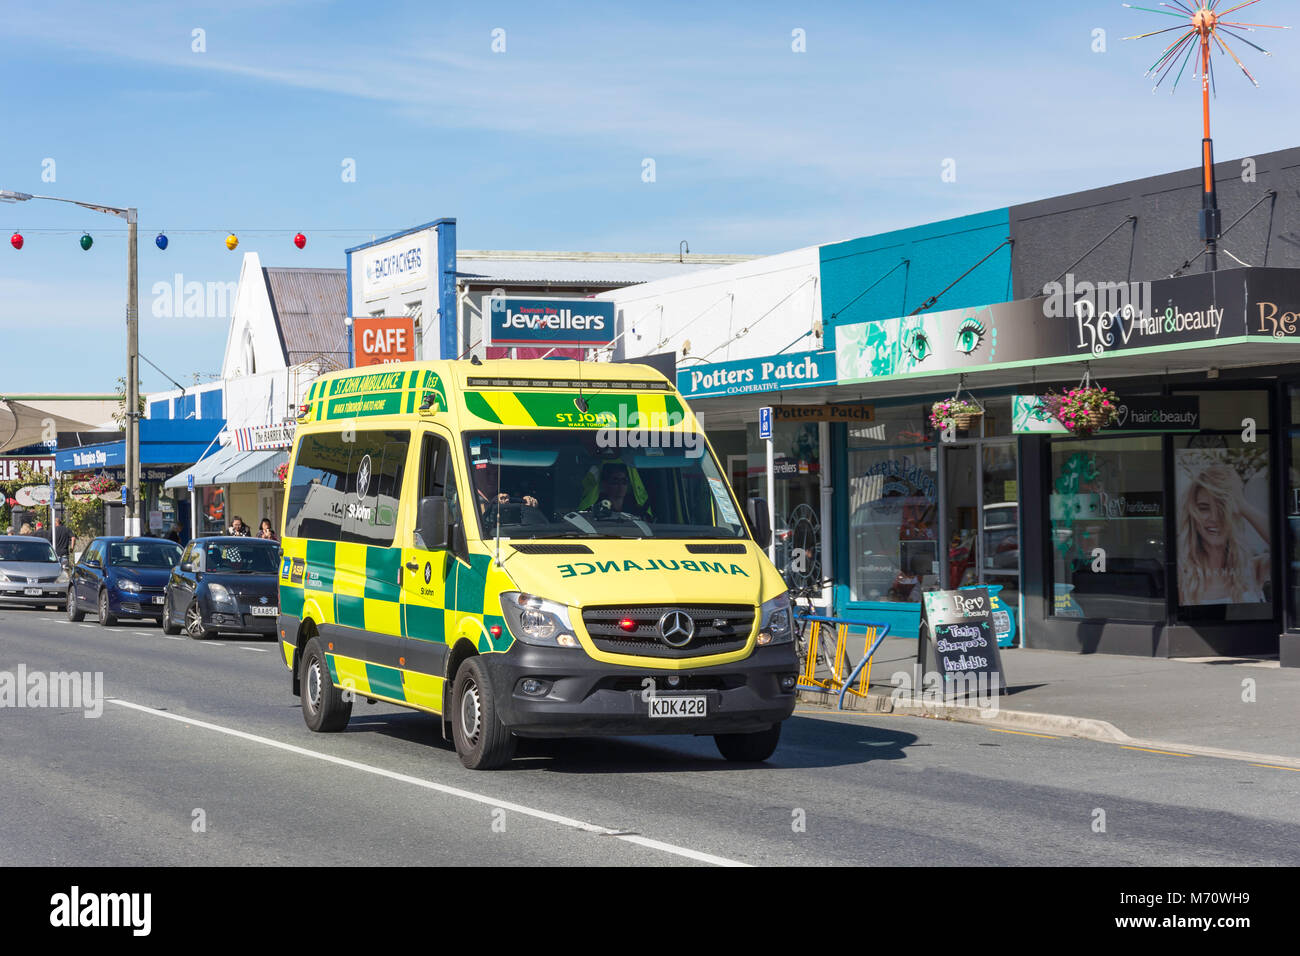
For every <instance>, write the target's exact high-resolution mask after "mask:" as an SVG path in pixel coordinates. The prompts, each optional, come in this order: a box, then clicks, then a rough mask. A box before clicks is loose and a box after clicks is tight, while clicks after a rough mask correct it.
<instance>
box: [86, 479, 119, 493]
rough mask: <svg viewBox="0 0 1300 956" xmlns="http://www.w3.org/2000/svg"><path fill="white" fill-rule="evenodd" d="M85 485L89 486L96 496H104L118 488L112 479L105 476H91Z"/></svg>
mask: <svg viewBox="0 0 1300 956" xmlns="http://www.w3.org/2000/svg"><path fill="white" fill-rule="evenodd" d="M86 484H87V485H89V486H90V490H91V491H92V492H94V493H95V494H97V495H105V494H108V493H109V492H112V491H117V488H118V485H117V482H116V481H114V480H113V479H112V478H109V477H108V476H107V475H92V476H91V478H90V480H89V481H88V482H86Z"/></svg>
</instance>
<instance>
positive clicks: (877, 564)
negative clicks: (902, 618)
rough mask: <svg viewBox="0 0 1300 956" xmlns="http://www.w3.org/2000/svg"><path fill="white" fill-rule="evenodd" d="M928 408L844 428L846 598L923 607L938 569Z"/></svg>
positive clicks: (898, 410) (887, 411)
mask: <svg viewBox="0 0 1300 956" xmlns="http://www.w3.org/2000/svg"><path fill="white" fill-rule="evenodd" d="M927 414H928V409H927V408H923V407H922V406H920V405H904V406H894V407H886V408H881V407H877V409H876V420H875V421H874V422H872V423H871V424H866V425H850V426H849V427H848V476H849V477H848V483H849V488H848V507H849V532H848V534H849V597H850V599H851V600H853V601H892V602H900V603H920V600H921V592H922V590H923V589H927V588H932V587H935V586H936V585H937V583H938V576H939V573H940V569H939V514H938V511H939V508H938V505H939V483H938V474H937V450H936V448H935V445H934V444H933V443H927V442H926V441H925V438H926V432H927V427H928V425H927V419H926V416H927Z"/></svg>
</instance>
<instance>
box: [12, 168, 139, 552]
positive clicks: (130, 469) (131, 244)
mask: <svg viewBox="0 0 1300 956" xmlns="http://www.w3.org/2000/svg"><path fill="white" fill-rule="evenodd" d="M29 199H49V200H51V201H53V202H66V203H72V204H73V205H74V206H80V207H81V208H82V209H90V210H92V211H94V212H102V213H105V214H107V215H110V216H119V217H121V218H122V219H125V220H126V236H127V242H126V487H127V499H126V529H125V530H126V534H127V536H128V537H131V536H134V535H138V534H139V533H140V513H139V494H140V411H139V408H140V394H139V388H138V386H137V382H138V381H139V376H140V373H139V368H140V362H139V328H138V326H139V321H138V319H139V284H140V277H139V268H138V260H137V256H136V235H135V233H136V218H137V216H136V210H135V208H134V207H131V208H129V209H119V208H118V207H117V206H101V205H99V204H98V203H91V202H81V201H80V200H77V199H62V198H60V197H58V196H37V195H33V194H32V193H23V192H17V191H15V190H11V189H0V202H27V201H28V200H29ZM52 509H53V505H52V504H51V514H53V510H52Z"/></svg>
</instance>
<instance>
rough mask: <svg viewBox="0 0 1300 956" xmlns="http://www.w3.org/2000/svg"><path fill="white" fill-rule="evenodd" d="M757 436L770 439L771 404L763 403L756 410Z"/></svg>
mask: <svg viewBox="0 0 1300 956" xmlns="http://www.w3.org/2000/svg"><path fill="white" fill-rule="evenodd" d="M758 437H759V438H760V439H770V438H771V437H772V406H771V405H764V406H763V407H762V408H760V409H759V410H758Z"/></svg>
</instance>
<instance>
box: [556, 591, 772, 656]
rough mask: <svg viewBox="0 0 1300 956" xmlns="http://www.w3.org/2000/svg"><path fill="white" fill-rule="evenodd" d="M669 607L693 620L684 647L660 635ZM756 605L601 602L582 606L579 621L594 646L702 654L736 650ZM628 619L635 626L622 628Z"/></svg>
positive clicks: (742, 642) (652, 653) (618, 651)
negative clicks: (692, 631) (691, 632)
mask: <svg viewBox="0 0 1300 956" xmlns="http://www.w3.org/2000/svg"><path fill="white" fill-rule="evenodd" d="M670 611H685V612H686V613H687V614H689V615H690V617H691V620H693V621H694V622H695V636H694V637H693V638H691V641H690V643H689V644H687V645H686V646H685V647H680V648H677V647H669V646H668V645H667V644H664V643H663V642H662V641H661V640H660V639H659V619H660V618H661V617H663V616H664V615H665V614H667V613H668V612H670ZM754 613H755V609H754V608H753V607H752V606H750V605H747V604H640V605H602V606H598V607H587V608H583V610H582V623H583V624H584V625H585V626H586V628H587V633H588V634H589V635H591V641H592V643H593V644H595V645H596V647H597V649H599V650H602V651H606V652H609V653H611V654H638V655H640V656H642V657H666V658H683V657H702V656H705V655H709V654H725V653H727V652H728V651H738V650H740V649H741V648H742V647H744V646H745V644H746V643H747V642H748V641H749V632H750V631H751V630H753V627H754ZM624 619H629V620H631V621H632V622H633V623H634V625H635V627H634V628H633V629H632V630H624V629H623V628H622V627H620V626H619V622H620V621H622V620H624Z"/></svg>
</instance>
